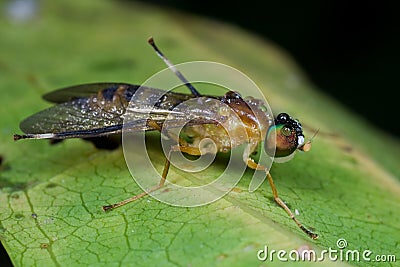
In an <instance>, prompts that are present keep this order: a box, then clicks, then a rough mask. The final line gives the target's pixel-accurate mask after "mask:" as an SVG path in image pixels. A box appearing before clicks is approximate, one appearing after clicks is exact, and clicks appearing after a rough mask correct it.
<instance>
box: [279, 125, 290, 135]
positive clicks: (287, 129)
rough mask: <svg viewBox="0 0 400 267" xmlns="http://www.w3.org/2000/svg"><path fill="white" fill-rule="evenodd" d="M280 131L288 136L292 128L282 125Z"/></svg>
mask: <svg viewBox="0 0 400 267" xmlns="http://www.w3.org/2000/svg"><path fill="white" fill-rule="evenodd" d="M281 133H282V134H283V135H284V136H290V135H291V134H292V130H291V129H290V128H289V127H287V126H283V127H282V129H281Z"/></svg>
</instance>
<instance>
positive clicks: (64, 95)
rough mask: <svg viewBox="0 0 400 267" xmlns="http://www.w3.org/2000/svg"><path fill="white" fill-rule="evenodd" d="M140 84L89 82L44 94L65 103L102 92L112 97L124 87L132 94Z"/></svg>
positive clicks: (45, 97)
mask: <svg viewBox="0 0 400 267" xmlns="http://www.w3.org/2000/svg"><path fill="white" fill-rule="evenodd" d="M139 87H140V85H133V84H127V83H89V84H80V85H75V86H70V87H65V88H61V89H59V90H56V91H53V92H50V93H47V94H45V95H43V99H44V100H46V101H48V102H52V103H64V102H67V101H71V100H74V99H77V98H85V97H89V96H91V95H96V94H98V93H99V92H101V93H102V94H103V95H104V96H105V98H107V97H108V98H110V97H112V96H113V95H114V94H115V92H116V91H117V90H118V89H119V88H122V89H123V90H126V91H127V93H130V96H132V94H134V93H135V92H136V90H137V88H139ZM120 90H121V89H120Z"/></svg>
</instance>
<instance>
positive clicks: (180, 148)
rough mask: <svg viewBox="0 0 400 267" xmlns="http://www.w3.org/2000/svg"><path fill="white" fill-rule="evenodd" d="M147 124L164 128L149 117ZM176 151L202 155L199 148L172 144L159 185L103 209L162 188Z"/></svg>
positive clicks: (119, 204) (105, 209)
mask: <svg viewBox="0 0 400 267" xmlns="http://www.w3.org/2000/svg"><path fill="white" fill-rule="evenodd" d="M147 124H148V125H149V126H151V127H152V128H154V129H156V130H158V131H160V132H161V130H162V128H161V126H160V125H159V124H158V123H157V122H156V121H154V120H151V119H149V120H148V121H147ZM175 151H182V152H184V153H188V154H191V155H201V153H200V150H199V149H198V148H192V147H185V146H181V145H178V146H172V147H171V149H170V151H169V152H168V155H167V157H166V158H165V164H164V169H163V173H162V175H161V180H160V182H159V184H158V185H156V186H154V187H152V188H150V189H149V190H148V191H147V192H143V193H140V194H139V195H136V196H133V197H130V198H128V199H125V200H123V201H120V202H118V203H115V204H112V205H105V206H103V210H104V211H109V210H112V209H115V208H118V207H121V206H123V205H125V204H127V203H129V202H132V201H135V200H138V199H139V198H142V197H144V196H147V195H148V194H149V193H151V192H154V191H156V190H158V189H160V188H161V187H163V186H164V184H165V181H166V180H167V175H168V171H169V167H170V165H171V162H170V158H171V153H172V152H175Z"/></svg>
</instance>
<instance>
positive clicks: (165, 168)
mask: <svg viewBox="0 0 400 267" xmlns="http://www.w3.org/2000/svg"><path fill="white" fill-rule="evenodd" d="M172 151H173V149H171V150H170V151H169V153H168V156H167V157H166V158H165V164H164V170H163V173H162V176H161V180H160V182H159V184H158V185H156V186H154V187H152V188H150V189H149V190H148V191H147V192H143V193H140V194H138V195H136V196H133V197H130V198H128V199H125V200H123V201H120V202H118V203H115V204H112V205H105V206H103V210H104V211H109V210H112V209H115V208H118V207H121V206H123V205H125V204H128V203H130V202H132V201H135V200H138V199H139V198H142V197H144V196H147V195H148V194H150V193H151V192H154V191H156V190H158V189H160V188H161V187H163V186H164V184H165V180H166V179H167V175H168V171H169V167H170V164H171V163H170V160H169V159H170V156H171V152H172Z"/></svg>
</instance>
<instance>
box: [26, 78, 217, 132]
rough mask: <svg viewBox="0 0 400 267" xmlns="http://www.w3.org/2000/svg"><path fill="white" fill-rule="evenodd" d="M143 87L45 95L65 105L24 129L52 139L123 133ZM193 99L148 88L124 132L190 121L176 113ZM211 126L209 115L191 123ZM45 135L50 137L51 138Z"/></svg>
mask: <svg viewBox="0 0 400 267" xmlns="http://www.w3.org/2000/svg"><path fill="white" fill-rule="evenodd" d="M139 87H140V86H138V85H129V84H121V83H101V84H86V85H78V86H74V87H68V88H64V89H60V90H57V91H55V92H53V93H49V94H47V95H45V99H46V100H49V101H52V102H61V103H59V104H57V105H55V106H53V107H50V108H48V109H45V110H43V111H40V112H38V113H36V114H34V115H32V116H30V117H28V118H27V119H25V120H23V121H22V122H21V124H20V128H21V130H22V131H23V132H24V133H26V134H28V135H37V134H49V133H51V134H52V135H50V136H51V137H50V138H54V139H58V138H87V137H97V136H104V135H109V134H117V133H120V132H121V131H122V130H123V123H124V114H125V112H126V110H127V108H128V105H129V102H130V100H131V99H132V96H133V95H134V94H135V92H136V90H137V89H138V88H139ZM99 89H100V90H99ZM154 96H162V97H159V100H158V101H156V103H155V105H153V106H151V107H149V106H148V105H147V103H148V100H149V99H150V98H152V97H154ZM191 98H193V96H192V95H189V94H181V93H173V92H165V91H163V90H160V89H154V88H144V89H143V90H141V91H140V96H135V98H134V99H133V103H132V104H131V105H130V109H129V114H130V116H129V120H128V121H125V128H124V129H125V130H126V129H129V131H148V130H155V128H154V124H151V125H152V126H150V125H149V124H148V123H147V122H148V121H149V120H152V121H155V122H156V123H157V124H158V125H160V126H161V125H162V124H163V123H164V120H165V119H166V118H167V116H168V115H169V117H168V118H169V125H170V126H172V127H173V126H174V125H181V121H182V119H187V116H188V115H187V112H179V111H172V110H173V109H174V108H175V107H176V106H177V105H179V104H180V103H182V102H184V101H186V100H188V99H191ZM62 101H65V102H62ZM207 123H215V121H214V120H212V118H211V119H210V117H209V116H207V117H197V118H195V117H193V120H192V121H191V122H190V124H207ZM45 136H46V138H49V137H48V136H49V135H45ZM36 138H37V137H36ZM39 138H40V137H39Z"/></svg>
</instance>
